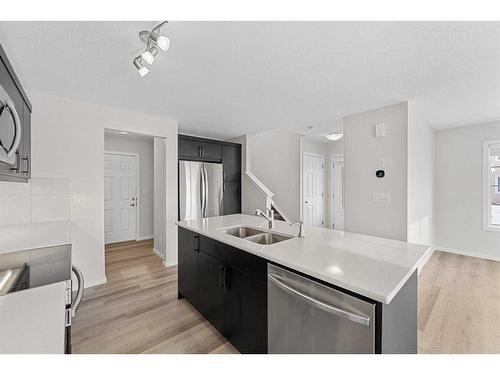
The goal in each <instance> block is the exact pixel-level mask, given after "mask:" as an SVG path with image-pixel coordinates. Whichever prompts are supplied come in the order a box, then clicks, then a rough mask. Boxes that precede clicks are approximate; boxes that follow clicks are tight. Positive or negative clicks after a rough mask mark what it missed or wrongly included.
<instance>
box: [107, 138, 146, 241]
mask: <svg viewBox="0 0 500 375" xmlns="http://www.w3.org/2000/svg"><path fill="white" fill-rule="evenodd" d="M104 150H105V151H118V152H131V153H134V154H138V155H139V186H140V191H139V192H138V193H139V203H138V211H139V212H138V216H139V234H138V237H139V239H146V238H152V237H153V234H154V219H153V210H154V208H153V207H154V194H153V175H154V173H153V170H154V159H153V137H145V136H136V135H133V134H128V135H122V134H119V133H110V132H106V133H105V134H104Z"/></svg>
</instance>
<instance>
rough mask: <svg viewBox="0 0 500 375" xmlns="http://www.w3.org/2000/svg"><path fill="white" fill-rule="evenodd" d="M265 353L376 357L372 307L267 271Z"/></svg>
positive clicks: (278, 271)
mask: <svg viewBox="0 0 500 375" xmlns="http://www.w3.org/2000/svg"><path fill="white" fill-rule="evenodd" d="M267 278H268V309H269V311H268V350H269V353H318V354H319V353H375V321H374V320H375V304H374V303H369V302H366V301H363V300H361V299H358V298H355V297H352V296H350V295H348V294H345V293H342V292H340V291H338V290H335V289H333V288H329V287H327V286H325V285H323V284H320V283H317V282H315V281H312V280H310V279H307V278H305V277H302V276H300V275H298V274H295V273H292V272H290V271H287V270H284V269H283V268H280V267H277V266H275V265H272V264H269V265H268V275H267Z"/></svg>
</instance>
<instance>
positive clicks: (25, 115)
mask: <svg viewBox="0 0 500 375" xmlns="http://www.w3.org/2000/svg"><path fill="white" fill-rule="evenodd" d="M30 177H31V103H30V102H29V100H28V97H27V96H26V93H25V92H24V89H23V87H22V86H21V83H20V82H19V79H18V78H17V76H16V74H15V72H14V69H13V68H12V65H11V64H10V62H9V60H8V59H7V55H6V54H5V52H4V50H3V48H2V46H1V45H0V181H17V182H27V181H28V179H29V178H30Z"/></svg>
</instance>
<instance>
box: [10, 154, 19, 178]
mask: <svg viewBox="0 0 500 375" xmlns="http://www.w3.org/2000/svg"><path fill="white" fill-rule="evenodd" d="M19 164H21V155H19V151H16V168H11V169H10V170H11V171H15V172H16V173H19Z"/></svg>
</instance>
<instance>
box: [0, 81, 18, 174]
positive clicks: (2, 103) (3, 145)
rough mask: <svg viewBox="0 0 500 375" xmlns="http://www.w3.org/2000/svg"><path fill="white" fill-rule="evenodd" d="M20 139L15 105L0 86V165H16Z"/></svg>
mask: <svg viewBox="0 0 500 375" xmlns="http://www.w3.org/2000/svg"><path fill="white" fill-rule="evenodd" d="M21 137H22V126H21V120H20V118H19V114H18V113H17V109H16V105H15V104H14V102H13V101H12V100H11V98H10V96H9V94H7V92H6V91H5V90H4V89H3V87H2V86H0V163H4V164H7V165H11V166H15V165H16V163H17V158H18V155H19V153H18V151H19V145H20V144H21Z"/></svg>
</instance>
